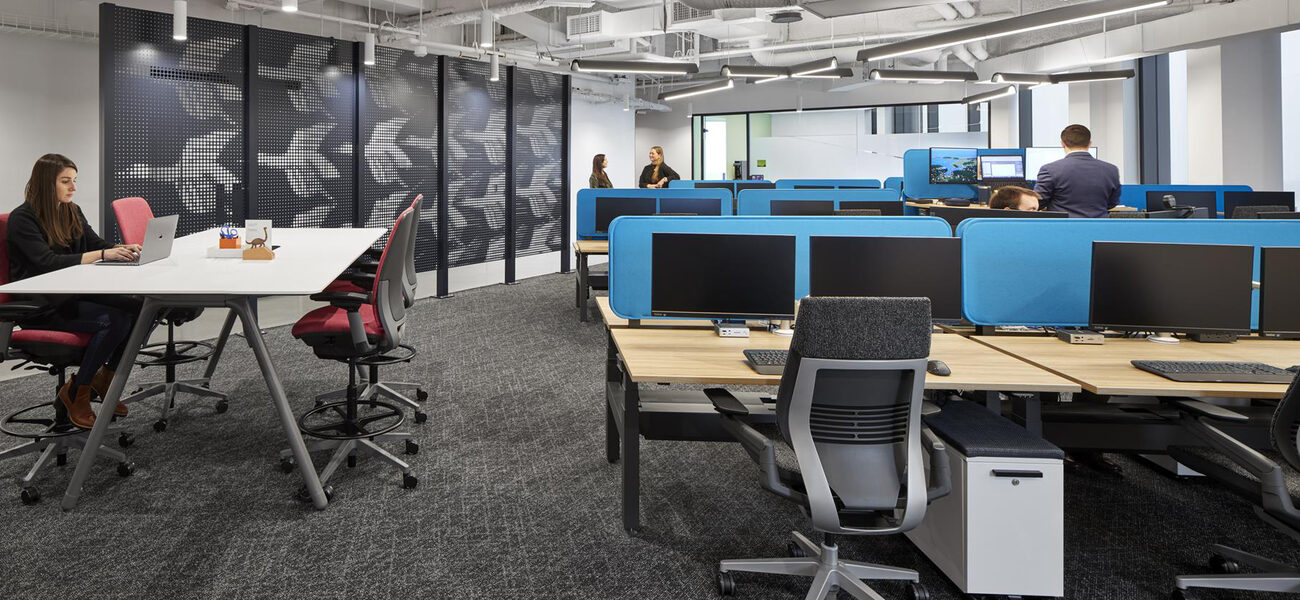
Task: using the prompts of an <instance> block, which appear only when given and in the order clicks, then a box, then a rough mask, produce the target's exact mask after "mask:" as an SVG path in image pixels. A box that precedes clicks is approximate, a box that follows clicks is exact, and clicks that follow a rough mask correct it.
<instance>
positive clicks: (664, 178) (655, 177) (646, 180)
mask: <svg viewBox="0 0 1300 600" xmlns="http://www.w3.org/2000/svg"><path fill="white" fill-rule="evenodd" d="M681 178H682V176H681V175H678V174H677V171H674V170H673V168H672V167H670V166H668V165H667V164H665V163H664V149H663V148H661V147H659V146H651V147H650V164H648V165H646V166H645V168H644V169H641V180H640V182H639V183H638V184H637V187H643V188H666V187H668V182H669V181H672V180H674V179H681Z"/></svg>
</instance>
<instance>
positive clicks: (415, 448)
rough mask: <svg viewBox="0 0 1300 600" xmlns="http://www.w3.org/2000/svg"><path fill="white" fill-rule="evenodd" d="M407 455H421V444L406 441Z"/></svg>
mask: <svg viewBox="0 0 1300 600" xmlns="http://www.w3.org/2000/svg"><path fill="white" fill-rule="evenodd" d="M406 453H407V454H419V453H420V444H418V443H416V442H412V441H411V440H406Z"/></svg>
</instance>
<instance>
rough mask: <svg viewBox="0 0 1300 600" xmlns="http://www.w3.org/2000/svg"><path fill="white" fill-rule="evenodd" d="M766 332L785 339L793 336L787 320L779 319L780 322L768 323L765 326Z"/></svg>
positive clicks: (792, 330)
mask: <svg viewBox="0 0 1300 600" xmlns="http://www.w3.org/2000/svg"><path fill="white" fill-rule="evenodd" d="M767 330H768V331H769V332H771V333H772V335H783V336H786V337H790V336H792V335H794V329H792V328H791V327H790V320H789V319H781V320H780V321H774V322H770V323H768V324H767Z"/></svg>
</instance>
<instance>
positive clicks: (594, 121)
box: [515, 82, 645, 276]
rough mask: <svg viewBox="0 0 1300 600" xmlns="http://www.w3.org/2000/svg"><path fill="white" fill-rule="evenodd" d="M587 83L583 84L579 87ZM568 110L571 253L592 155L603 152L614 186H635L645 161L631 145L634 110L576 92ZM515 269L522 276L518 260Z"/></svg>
mask: <svg viewBox="0 0 1300 600" xmlns="http://www.w3.org/2000/svg"><path fill="white" fill-rule="evenodd" d="M590 85H591V84H590V83H587V82H584V83H582V87H588V86H590ZM569 111H570V115H569V193H570V198H569V207H570V210H569V239H568V240H566V241H565V242H564V249H563V250H562V252H570V253H571V252H572V251H573V250H572V248H573V243H572V242H573V239H574V238H575V236H576V232H577V231H578V221H577V218H578V217H577V214H578V211H577V210H576V208H577V206H578V190H580V189H583V188H585V187H587V177H588V176H589V175H591V158H592V157H593V156H595V155H597V154H604V155H605V159H606V160H608V161H609V168H607V169H606V170H605V172H606V174H608V175H609V180H610V181H611V182H612V183H613V184H614V187H636V180H637V177H639V176H640V175H641V166H642V164H643V163H644V162H645V161H644V160H643V159H642V157H641V156H640V153H639V152H638V151H637V147H636V146H634V145H633V143H634V138H633V127H634V121H635V115H636V113H634V112H631V111H624V110H623V103H622V102H615V101H610V100H600V99H596V98H592V97H590V96H584V95H582V94H578V93H576V92H575V93H574V94H573V102H572V104H570V105H569ZM572 261H573V258H572V254H570V264H571V265H572V266H573V268H575V269H576V268H577V263H574V262H572ZM591 262H592V264H598V263H601V262H604V260H603V259H602V260H596V259H593V260H592V261H591ZM515 268H516V269H517V270H520V272H521V276H522V267H521V266H520V264H519V263H516V265H515ZM552 270H553V269H552Z"/></svg>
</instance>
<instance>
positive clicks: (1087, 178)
mask: <svg viewBox="0 0 1300 600" xmlns="http://www.w3.org/2000/svg"><path fill="white" fill-rule="evenodd" d="M1091 145H1092V132H1091V131H1088V128H1087V127H1084V126H1083V125H1070V126H1069V127H1066V128H1065V129H1064V130H1062V131H1061V146H1062V147H1063V148H1065V152H1066V154H1065V158H1062V159H1061V160H1058V161H1054V162H1050V163H1047V164H1045V165H1043V168H1042V169H1040V170H1039V171H1038V181H1037V182H1036V183H1035V184H1034V191H1035V192H1037V193H1038V197H1039V198H1041V199H1042V205H1043V209H1044V210H1056V211H1062V212H1067V213H1070V216H1071V217H1105V216H1107V215H1108V214H1109V211H1110V209H1112V208H1114V207H1115V205H1117V204H1119V169H1118V168H1116V167H1115V165H1112V164H1110V163H1108V162H1104V161H1100V160H1097V159H1095V158H1093V157H1092V154H1089V153H1088V147H1089V146H1091Z"/></svg>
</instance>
